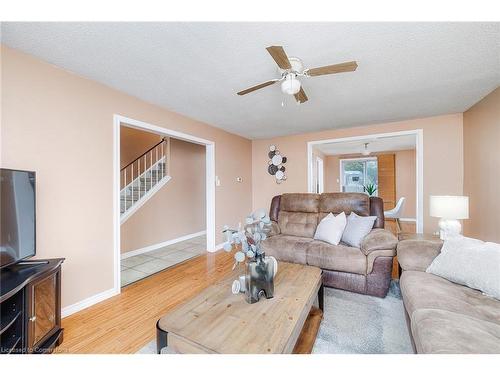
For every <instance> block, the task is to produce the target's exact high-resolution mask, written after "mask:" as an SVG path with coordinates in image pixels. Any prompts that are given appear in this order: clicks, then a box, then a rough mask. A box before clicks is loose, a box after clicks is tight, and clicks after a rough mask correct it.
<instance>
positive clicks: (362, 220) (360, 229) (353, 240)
mask: <svg viewBox="0 0 500 375" xmlns="http://www.w3.org/2000/svg"><path fill="white" fill-rule="evenodd" d="M375 220H377V217H376V216H359V215H358V214H356V213H355V212H351V214H350V215H349V216H348V217H347V225H346V226H345V230H344V233H343V234H342V242H345V243H346V244H348V245H350V246H354V247H361V242H362V241H363V239H364V238H365V237H366V236H367V235H368V233H370V232H371V230H372V229H373V223H374V222H375Z"/></svg>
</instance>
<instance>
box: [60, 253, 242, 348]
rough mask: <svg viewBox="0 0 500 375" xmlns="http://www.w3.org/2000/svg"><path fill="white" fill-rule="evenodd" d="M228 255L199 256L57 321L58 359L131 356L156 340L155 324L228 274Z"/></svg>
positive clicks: (230, 258) (230, 255)
mask: <svg viewBox="0 0 500 375" xmlns="http://www.w3.org/2000/svg"><path fill="white" fill-rule="evenodd" d="M232 265H233V255H232V254H227V253H225V252H223V251H219V252H217V253H209V254H206V255H201V256H198V257H196V258H194V259H191V260H188V261H186V262H183V263H181V264H179V265H176V266H174V267H172V268H169V269H166V270H164V271H162V272H159V273H157V274H155V275H153V276H151V277H148V278H147V279H144V280H142V281H139V282H137V283H135V284H131V285H129V286H127V287H125V288H122V293H121V294H119V295H117V296H115V297H112V298H109V299H107V300H105V301H103V302H100V303H98V304H96V305H94V306H91V307H89V308H87V309H85V310H82V311H80V312H78V313H76V314H73V315H71V316H69V317H67V318H65V319H63V320H62V326H63V328H64V341H63V343H62V345H61V346H59V347H58V348H57V352H59V353H135V352H137V351H138V350H139V349H140V348H142V347H143V346H144V345H146V344H147V343H148V342H150V341H151V340H153V339H154V338H155V334H156V332H155V325H156V321H157V320H158V319H159V318H160V317H162V316H163V315H165V314H166V313H167V312H168V311H170V310H171V309H173V308H174V307H175V306H177V305H178V304H179V303H182V302H184V301H185V300H186V299H188V298H190V297H191V296H193V295H194V294H196V293H197V292H199V291H201V290H202V289H204V288H206V287H207V286H208V285H210V284H211V283H213V282H214V281H216V280H219V279H220V278H222V277H224V276H225V275H227V274H228V273H229V272H230V271H231V267H232Z"/></svg>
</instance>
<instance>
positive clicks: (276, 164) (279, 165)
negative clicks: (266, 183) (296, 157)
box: [267, 145, 287, 184]
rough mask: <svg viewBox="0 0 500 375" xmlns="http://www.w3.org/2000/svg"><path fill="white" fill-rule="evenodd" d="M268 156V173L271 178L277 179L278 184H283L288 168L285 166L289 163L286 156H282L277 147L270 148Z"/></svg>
mask: <svg viewBox="0 0 500 375" xmlns="http://www.w3.org/2000/svg"><path fill="white" fill-rule="evenodd" d="M267 156H269V163H268V164H269V165H268V167H267V171H268V172H269V174H270V175H271V176H274V177H275V179H276V183H277V184H281V183H282V182H283V181H285V180H286V174H285V170H286V168H285V166H284V165H283V164H285V163H286V161H287V159H286V156H283V155H281V153H280V151H279V150H278V149H277V148H276V146H275V145H271V146H269V152H268V154H267Z"/></svg>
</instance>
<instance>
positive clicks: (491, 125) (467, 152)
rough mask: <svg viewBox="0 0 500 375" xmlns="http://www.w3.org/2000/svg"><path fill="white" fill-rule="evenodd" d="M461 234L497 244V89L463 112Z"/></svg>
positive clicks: (499, 151)
mask: <svg viewBox="0 0 500 375" xmlns="http://www.w3.org/2000/svg"><path fill="white" fill-rule="evenodd" d="M464 161H465V162H464V195H468V196H469V220H464V221H463V225H464V234H465V235H466V236H471V237H477V238H480V239H482V240H485V241H492V242H498V243H500V197H499V194H500V191H499V184H500V178H499V177H498V176H499V171H500V88H497V89H496V90H494V91H493V92H492V93H490V94H489V95H488V96H486V97H485V98H484V99H482V100H481V101H480V102H478V103H477V104H475V105H474V106H472V107H471V108H470V109H469V110H467V111H466V112H465V113H464Z"/></svg>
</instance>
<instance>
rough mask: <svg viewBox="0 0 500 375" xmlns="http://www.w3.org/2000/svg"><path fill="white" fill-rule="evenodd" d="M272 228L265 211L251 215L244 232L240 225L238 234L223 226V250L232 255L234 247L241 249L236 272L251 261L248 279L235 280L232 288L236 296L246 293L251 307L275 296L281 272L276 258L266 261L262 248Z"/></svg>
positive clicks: (235, 256)
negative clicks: (276, 281) (260, 300)
mask: <svg viewBox="0 0 500 375" xmlns="http://www.w3.org/2000/svg"><path fill="white" fill-rule="evenodd" d="M270 226H271V219H270V218H269V216H268V215H267V214H266V212H265V211H263V210H259V211H256V212H254V213H252V214H251V215H249V216H248V217H247V218H246V222H245V226H244V228H243V229H242V228H241V224H240V228H239V229H238V230H235V229H229V227H227V226H224V230H223V233H224V234H225V235H226V242H225V243H224V250H225V251H227V252H230V251H231V250H232V248H233V245H237V246H241V248H240V249H238V251H237V252H236V253H235V254H234V259H235V263H234V266H233V269H235V268H236V266H237V265H238V264H239V263H242V262H244V261H245V259H246V258H248V261H247V262H246V267H245V275H244V276H241V277H240V278H239V279H238V280H235V281H234V283H233V287H232V290H233V293H235V294H236V293H239V292H244V293H245V298H246V301H247V302H248V303H255V302H258V301H259V299H260V297H262V296H264V297H266V298H272V297H273V296H274V276H275V275H276V272H277V271H278V262H277V261H276V259H275V258H274V257H266V256H265V254H264V252H263V251H262V248H261V243H262V241H264V240H265V239H266V238H267V233H268V232H269V230H270ZM243 281H244V284H243Z"/></svg>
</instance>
